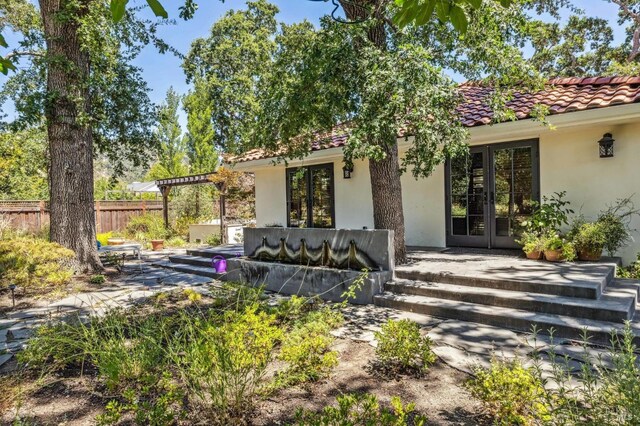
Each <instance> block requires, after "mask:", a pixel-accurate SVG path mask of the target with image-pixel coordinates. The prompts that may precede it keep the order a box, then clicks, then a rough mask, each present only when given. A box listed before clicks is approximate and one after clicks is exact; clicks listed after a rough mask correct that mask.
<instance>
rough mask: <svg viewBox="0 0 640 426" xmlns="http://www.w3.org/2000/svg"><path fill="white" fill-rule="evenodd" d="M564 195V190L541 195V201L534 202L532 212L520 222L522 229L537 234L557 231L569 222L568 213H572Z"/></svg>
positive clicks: (565, 193)
mask: <svg viewBox="0 0 640 426" xmlns="http://www.w3.org/2000/svg"><path fill="white" fill-rule="evenodd" d="M566 195H567V192H566V191H562V192H554V193H553V195H551V197H547V196H546V195H545V196H543V197H542V203H537V202H534V203H533V214H532V215H531V217H530V218H529V220H526V221H523V222H522V223H521V225H522V227H523V229H524V230H525V231H527V232H531V233H535V234H537V235H543V234H547V233H549V232H556V233H557V232H559V231H560V228H561V227H562V226H563V225H566V224H568V223H569V215H570V214H572V213H573V210H572V209H571V208H569V205H570V202H569V201H567V200H565V199H564V197H565V196H566Z"/></svg>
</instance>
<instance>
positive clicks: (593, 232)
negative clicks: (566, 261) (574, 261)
mask: <svg viewBox="0 0 640 426" xmlns="http://www.w3.org/2000/svg"><path fill="white" fill-rule="evenodd" d="M572 234H573V244H574V246H575V248H576V251H577V253H578V259H579V260H583V261H591V262H594V261H598V260H600V258H601V257H602V250H603V248H604V245H605V243H606V242H607V235H606V234H605V226H604V225H603V224H602V223H601V222H596V223H582V224H581V225H579V226H578V227H577V228H576V229H575V230H574V231H573V232H572Z"/></svg>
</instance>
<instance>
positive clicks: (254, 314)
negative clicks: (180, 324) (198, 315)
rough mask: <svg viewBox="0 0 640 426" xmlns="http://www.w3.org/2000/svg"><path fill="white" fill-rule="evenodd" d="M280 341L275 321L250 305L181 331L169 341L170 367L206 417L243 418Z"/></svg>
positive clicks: (255, 306)
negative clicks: (217, 319) (183, 331)
mask: <svg viewBox="0 0 640 426" xmlns="http://www.w3.org/2000/svg"><path fill="white" fill-rule="evenodd" d="M281 338H282V330H281V329H280V328H278V327H277V326H276V325H275V316H273V315H269V314H267V313H265V312H263V311H259V310H258V305H255V304H254V305H253V306H249V307H247V308H245V309H244V310H243V311H239V312H236V311H227V312H225V313H224V315H223V316H222V318H221V322H220V323H219V324H211V323H209V324H207V325H206V326H204V327H198V328H195V327H191V328H190V329H189V330H186V332H185V333H183V335H182V338H181V339H174V340H173V342H172V344H173V349H172V356H173V362H174V363H175V365H177V366H178V368H179V371H180V374H181V375H182V378H183V380H184V382H185V384H186V386H187V388H188V389H189V391H190V392H191V393H192V394H193V395H195V396H197V402H198V403H199V404H201V405H202V406H203V407H204V408H205V409H207V411H208V413H209V416H210V417H217V418H218V419H224V418H225V417H226V416H229V417H230V418H234V417H243V416H245V415H246V414H247V413H248V412H249V410H250V407H251V406H252V403H253V402H254V398H255V396H256V394H257V393H258V390H259V386H260V384H261V381H262V380H263V378H264V375H265V372H266V368H267V365H268V364H269V362H271V361H272V359H273V348H274V346H275V345H276V344H277V342H279V341H280V339H281Z"/></svg>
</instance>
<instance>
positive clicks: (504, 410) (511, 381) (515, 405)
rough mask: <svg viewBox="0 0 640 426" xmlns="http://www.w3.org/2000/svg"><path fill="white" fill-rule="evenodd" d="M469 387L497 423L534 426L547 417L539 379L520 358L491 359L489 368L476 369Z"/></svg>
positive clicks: (543, 393) (542, 389) (543, 391)
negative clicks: (507, 359)
mask: <svg viewBox="0 0 640 426" xmlns="http://www.w3.org/2000/svg"><path fill="white" fill-rule="evenodd" d="M468 386H469V389H470V390H471V393H472V395H473V396H474V397H476V398H478V399H479V400H480V401H482V403H483V404H484V406H485V407H486V409H487V411H488V412H489V413H490V414H491V415H492V416H493V417H494V420H495V424H498V425H505V426H507V425H509V426H510V425H533V424H536V421H538V420H542V419H547V418H548V415H549V409H548V407H547V405H546V400H547V395H546V393H545V392H546V391H545V388H544V385H543V382H542V380H541V379H540V377H539V375H538V374H537V372H536V371H535V370H534V369H533V368H526V367H524V366H523V365H522V362H521V361H520V360H519V359H515V360H512V361H502V360H495V359H494V360H492V362H491V367H490V368H488V369H483V368H478V369H476V371H475V378H473V379H472V380H470V381H469V383H468Z"/></svg>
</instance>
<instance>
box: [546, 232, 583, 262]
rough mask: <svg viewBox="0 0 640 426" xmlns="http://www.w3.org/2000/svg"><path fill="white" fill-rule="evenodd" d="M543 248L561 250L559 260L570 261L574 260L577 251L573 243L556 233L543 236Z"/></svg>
mask: <svg viewBox="0 0 640 426" xmlns="http://www.w3.org/2000/svg"><path fill="white" fill-rule="evenodd" d="M542 241H543V248H544V250H545V251H547V250H548V251H556V250H560V252H561V256H560V258H561V260H564V261H567V262H571V261H572V260H575V258H576V256H577V253H576V248H575V246H574V244H573V243H572V242H571V241H569V240H567V239H566V238H563V237H562V236H560V235H559V234H557V233H553V232H551V233H548V234H546V235H544V236H543V240H542Z"/></svg>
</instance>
